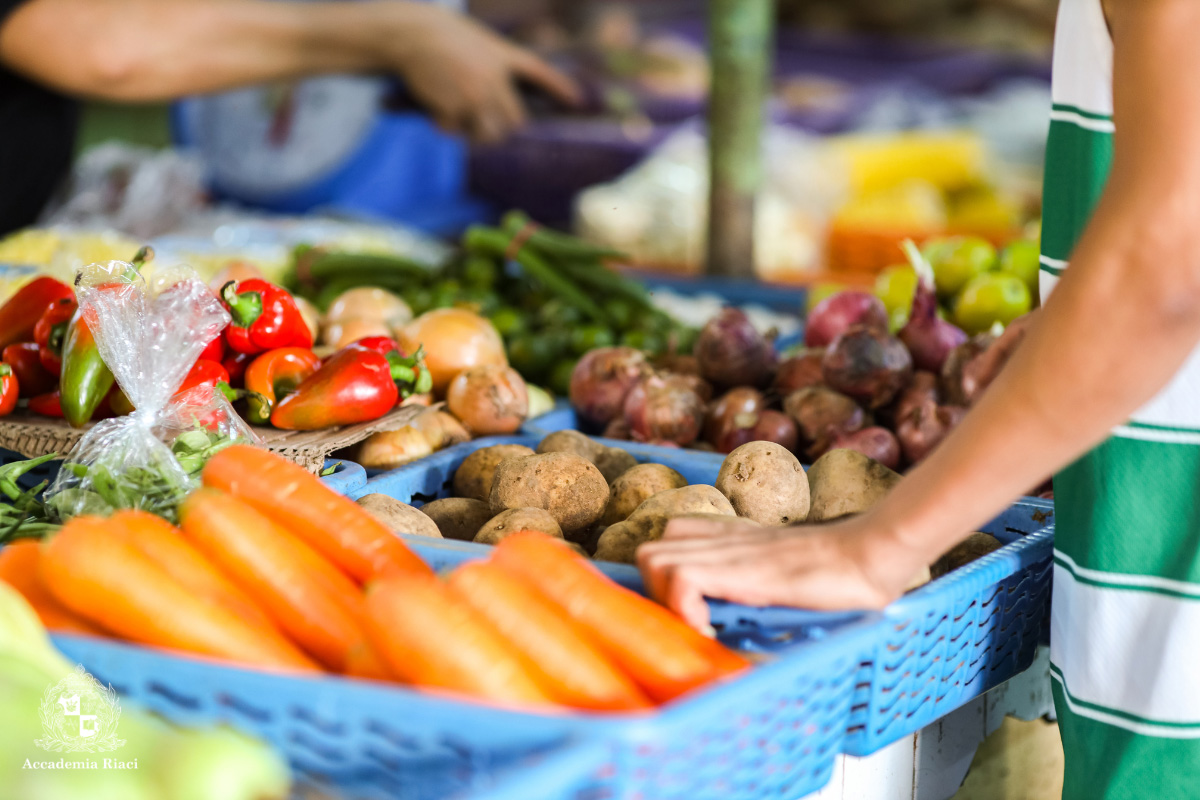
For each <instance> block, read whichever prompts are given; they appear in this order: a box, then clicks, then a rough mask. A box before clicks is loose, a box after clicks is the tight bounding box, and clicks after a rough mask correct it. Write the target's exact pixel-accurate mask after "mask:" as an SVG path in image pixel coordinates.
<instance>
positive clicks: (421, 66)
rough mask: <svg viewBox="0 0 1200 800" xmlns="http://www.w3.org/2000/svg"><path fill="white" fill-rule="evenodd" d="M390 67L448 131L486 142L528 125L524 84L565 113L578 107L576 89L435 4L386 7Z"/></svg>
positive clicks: (529, 54)
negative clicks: (522, 92) (564, 108)
mask: <svg viewBox="0 0 1200 800" xmlns="http://www.w3.org/2000/svg"><path fill="white" fill-rule="evenodd" d="M386 8H387V9H388V11H389V12H390V14H389V19H391V20H392V21H393V23H394V25H393V27H391V28H390V33H389V35H388V37H387V38H388V41H387V43H386V45H385V51H384V52H385V63H387V64H388V66H389V67H390V68H391V69H394V70H395V71H396V72H398V73H399V74H400V75H401V76H402V77H403V78H404V80H405V81H406V83H407V86H408V89H409V91H411V92H412V94H413V96H414V97H415V98H416V99H417V100H419V101H420V102H421V103H422V104H423V105H424V106H425V107H426V108H428V109H429V110H430V112H431V114H432V115H433V118H434V121H435V122H436V123H437V124H438V125H439V126H440V127H441V128H443V129H444V130H447V131H450V132H454V133H464V134H466V135H468V136H470V137H471V138H472V139H475V140H476V141H480V142H494V141H498V140H500V139H503V138H504V137H505V136H507V135H508V134H510V133H511V132H512V131H513V130H515V129H516V128H519V127H521V126H522V125H523V124H524V123H525V121H526V111H525V108H524V105H523V104H522V102H521V99H520V96H519V95H518V93H517V89H516V80H517V79H518V78H520V79H524V80H527V81H529V82H531V83H533V84H536V85H537V86H539V87H541V88H542V89H544V90H545V91H546V92H548V93H549V94H550V95H551V96H552V97H554V98H556V99H557V100H559V101H561V102H562V103H564V104H565V105H568V106H574V105H577V104H578V103H579V102H580V92H579V88H578V87H577V86H576V85H575V83H574V81H572V80H571V79H570V78H568V77H567V76H565V75H564V74H563V73H561V72H559V71H558V70H557V69H555V68H554V67H552V66H550V65H549V64H547V63H546V62H545V61H543V60H542V59H541V58H539V57H538V56H536V55H534V54H533V53H532V52H530V51H528V50H525V49H523V48H521V47H518V46H516V45H514V44H512V43H511V42H509V41H507V40H505V39H504V38H502V37H500V36H497V35H496V34H494V33H492V32H491V31H490V30H488V29H487V28H486V27H484V26H483V25H480V24H479V23H477V22H475V21H474V20H471V19H469V18H468V17H465V16H462V15H460V14H456V13H454V12H452V11H448V10H446V9H444V8H441V7H439V6H436V5H434V4H432V3H423V2H392V3H387V4H386Z"/></svg>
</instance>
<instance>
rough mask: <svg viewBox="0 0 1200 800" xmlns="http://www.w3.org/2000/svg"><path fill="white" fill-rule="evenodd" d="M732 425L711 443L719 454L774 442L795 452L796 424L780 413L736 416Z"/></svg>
mask: <svg viewBox="0 0 1200 800" xmlns="http://www.w3.org/2000/svg"><path fill="white" fill-rule="evenodd" d="M732 422H733V424H732V425H731V426H730V427H729V428H726V429H725V431H724V433H723V435H722V436H720V437H719V438H717V439H716V440H714V441H713V445H714V446H715V447H716V449H717V452H719V453H731V452H733V451H734V450H736V449H737V448H739V447H741V446H742V445H744V444H746V443H747V442H775V444H778V445H780V446H782V447H784V448H786V449H788V450H795V449H796V443H797V440H798V439H799V435H800V434H799V432H798V431H797V429H796V423H795V422H793V421H792V418H791V417H789V416H788V415H787V414H784V413H783V412H782V411H776V410H774V409H770V408H768V409H764V410H762V411H750V412H746V413H744V414H738V415H736V416H735V417H734V418H733V420H732Z"/></svg>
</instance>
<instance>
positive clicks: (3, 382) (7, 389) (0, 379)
mask: <svg viewBox="0 0 1200 800" xmlns="http://www.w3.org/2000/svg"><path fill="white" fill-rule="evenodd" d="M20 396H21V386H20V382H19V381H18V380H17V376H16V374H15V373H14V372H13V368H12V367H11V366H9V365H8V364H0V417H7V416H8V415H9V414H11V413H12V412H13V409H14V408H16V407H17V398H18V397H20Z"/></svg>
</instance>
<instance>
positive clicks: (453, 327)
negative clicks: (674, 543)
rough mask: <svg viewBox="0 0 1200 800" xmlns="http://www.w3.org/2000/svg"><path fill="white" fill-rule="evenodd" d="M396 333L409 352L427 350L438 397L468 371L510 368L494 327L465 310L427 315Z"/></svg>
mask: <svg viewBox="0 0 1200 800" xmlns="http://www.w3.org/2000/svg"><path fill="white" fill-rule="evenodd" d="M396 333H397V339H398V341H399V342H400V344H401V346H403V347H404V349H405V351H406V352H409V353H415V352H416V351H417V348H418V347H424V348H425V366H426V367H428V368H429V372H430V374H431V375H432V376H433V391H434V393H435V394H438V395H440V394H441V393H443V392H444V391H445V390H446V387H447V386H449V385H450V381H452V380H454V376H455V375H457V374H458V373H460V372H462V371H463V370H465V369H470V368H471V367H481V366H488V365H491V366H501V367H507V366H508V359H507V358H506V357H505V355H504V342H503V341H502V340H501V339H500V334H499V333H497V332H496V329H495V328H494V327H492V323H490V322H488V321H487V320H486V319H484V318H483V317H481V316H479V315H478V314H475V313H472V312H470V311H467V310H465V309H461V308H438V309H434V310H433V311H428V312H426V313H424V314H422V315H421V316H419V317H417V318H416V319H414V320H413V321H412V322H410V323H409V324H408V325H406V326H405V327H404V328H403V329H402V330H400V331H397V332H396Z"/></svg>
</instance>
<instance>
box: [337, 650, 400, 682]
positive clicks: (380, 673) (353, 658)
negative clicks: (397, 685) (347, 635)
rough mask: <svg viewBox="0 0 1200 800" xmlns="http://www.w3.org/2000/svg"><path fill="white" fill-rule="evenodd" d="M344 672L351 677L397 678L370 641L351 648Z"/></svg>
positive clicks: (389, 679)
mask: <svg viewBox="0 0 1200 800" xmlns="http://www.w3.org/2000/svg"><path fill="white" fill-rule="evenodd" d="M343 674H344V675H346V676H347V677H350V678H366V679H369V680H374V681H394V680H396V678H395V677H394V676H393V675H392V671H391V670H390V669H388V666H387V664H385V663H383V658H381V657H380V655H379V652H378V651H377V650H376V649H375V648H374V647H372V646H371V644H370V642H366V641H364V642H362V643H360V644H359V645H358V646H356V647H353V648H351V650H350V652H348V653H347V654H346V666H345V667H344V668H343Z"/></svg>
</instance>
